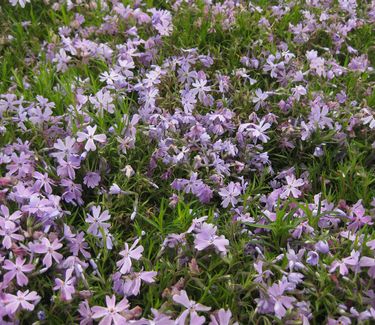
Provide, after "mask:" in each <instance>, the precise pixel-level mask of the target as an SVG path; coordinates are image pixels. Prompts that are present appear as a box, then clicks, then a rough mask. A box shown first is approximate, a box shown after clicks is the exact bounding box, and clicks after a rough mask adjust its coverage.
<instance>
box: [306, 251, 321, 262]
mask: <svg viewBox="0 0 375 325" xmlns="http://www.w3.org/2000/svg"><path fill="white" fill-rule="evenodd" d="M306 262H307V263H309V264H310V265H317V264H318V262H319V254H318V253H317V252H314V251H310V252H308V253H307V258H306Z"/></svg>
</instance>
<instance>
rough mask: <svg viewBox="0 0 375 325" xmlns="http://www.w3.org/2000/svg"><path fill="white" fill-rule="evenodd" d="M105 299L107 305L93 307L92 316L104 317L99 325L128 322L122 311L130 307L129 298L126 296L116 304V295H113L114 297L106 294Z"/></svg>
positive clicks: (115, 324)
mask: <svg viewBox="0 0 375 325" xmlns="http://www.w3.org/2000/svg"><path fill="white" fill-rule="evenodd" d="M105 301H106V304H107V307H101V306H94V307H92V312H93V315H92V318H94V319H99V318H102V320H101V321H100V322H99V325H111V324H114V325H120V324H126V323H127V321H126V318H125V317H124V316H122V315H121V314H120V313H121V312H123V311H125V310H127V309H128V308H129V303H128V300H127V299H126V298H124V299H122V300H121V301H120V302H119V303H118V304H117V305H116V297H115V296H114V295H113V296H112V297H109V296H106V297H105Z"/></svg>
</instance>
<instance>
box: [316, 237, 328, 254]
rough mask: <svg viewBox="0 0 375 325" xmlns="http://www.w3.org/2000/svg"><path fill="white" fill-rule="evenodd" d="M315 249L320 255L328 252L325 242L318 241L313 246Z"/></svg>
mask: <svg viewBox="0 0 375 325" xmlns="http://www.w3.org/2000/svg"><path fill="white" fill-rule="evenodd" d="M315 249H316V250H317V251H318V252H319V253H321V254H327V253H328V252H329V245H328V243H327V241H323V240H320V241H318V242H317V243H316V244H315Z"/></svg>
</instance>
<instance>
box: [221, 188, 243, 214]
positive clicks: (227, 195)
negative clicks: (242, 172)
mask: <svg viewBox="0 0 375 325" xmlns="http://www.w3.org/2000/svg"><path fill="white" fill-rule="evenodd" d="M240 194H241V186H240V185H239V184H238V183H234V182H230V183H229V184H228V186H227V187H224V188H221V189H220V191H219V195H220V196H221V197H222V199H223V200H222V202H221V205H222V206H223V208H226V207H227V206H228V205H229V203H230V204H231V205H232V207H234V206H235V205H236V204H237V202H238V200H237V199H236V197H237V196H239V195H240Z"/></svg>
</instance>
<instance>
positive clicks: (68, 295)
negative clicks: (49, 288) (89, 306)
mask: <svg viewBox="0 0 375 325" xmlns="http://www.w3.org/2000/svg"><path fill="white" fill-rule="evenodd" d="M72 274H73V268H70V269H68V270H67V271H66V273H65V280H61V279H59V278H56V279H55V286H54V287H53V290H60V292H61V299H62V300H63V301H70V300H72V295H73V294H74V293H75V287H74V283H75V280H76V278H75V277H74V276H72Z"/></svg>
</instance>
